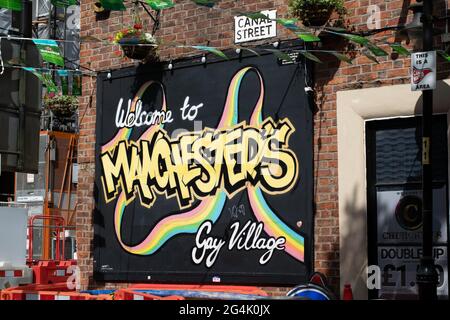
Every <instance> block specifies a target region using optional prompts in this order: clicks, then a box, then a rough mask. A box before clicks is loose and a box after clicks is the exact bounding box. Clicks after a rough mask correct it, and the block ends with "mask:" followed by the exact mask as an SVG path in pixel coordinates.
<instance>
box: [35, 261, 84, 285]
mask: <svg viewBox="0 0 450 320" xmlns="http://www.w3.org/2000/svg"><path fill="white" fill-rule="evenodd" d="M73 265H76V261H75V260H69V261H39V262H38V264H37V265H35V266H32V267H31V268H32V269H33V274H34V283H36V284H50V283H61V282H66V281H67V279H68V278H69V277H70V276H71V275H72V273H68V270H67V269H68V268H69V267H70V266H73Z"/></svg>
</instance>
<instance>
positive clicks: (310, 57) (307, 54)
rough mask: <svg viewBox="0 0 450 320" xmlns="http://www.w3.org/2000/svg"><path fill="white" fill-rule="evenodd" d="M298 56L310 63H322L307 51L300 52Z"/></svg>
mask: <svg viewBox="0 0 450 320" xmlns="http://www.w3.org/2000/svg"><path fill="white" fill-rule="evenodd" d="M300 54H301V55H302V56H304V57H305V58H306V59H308V60H311V61H314V62H317V63H322V61H321V60H320V59H319V58H317V57H316V56H315V55H313V54H312V53H310V52H308V51H300Z"/></svg>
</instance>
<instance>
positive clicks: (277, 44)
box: [272, 41, 280, 48]
mask: <svg viewBox="0 0 450 320" xmlns="http://www.w3.org/2000/svg"><path fill="white" fill-rule="evenodd" d="M272 45H273V47H274V48H278V47H279V46H280V42H279V41H275V42H274V43H273V44H272Z"/></svg>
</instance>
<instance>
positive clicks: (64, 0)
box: [51, 0, 77, 8]
mask: <svg viewBox="0 0 450 320" xmlns="http://www.w3.org/2000/svg"><path fill="white" fill-rule="evenodd" d="M51 3H52V5H54V6H55V7H60V8H66V7H69V6H74V5H76V4H77V0H51Z"/></svg>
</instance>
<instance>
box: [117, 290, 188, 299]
mask: <svg viewBox="0 0 450 320" xmlns="http://www.w3.org/2000/svg"><path fill="white" fill-rule="evenodd" d="M114 300H185V298H184V297H182V296H177V295H168V296H157V295H153V294H149V293H146V292H144V291H137V290H133V289H119V290H117V291H116V292H115V293H114Z"/></svg>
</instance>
